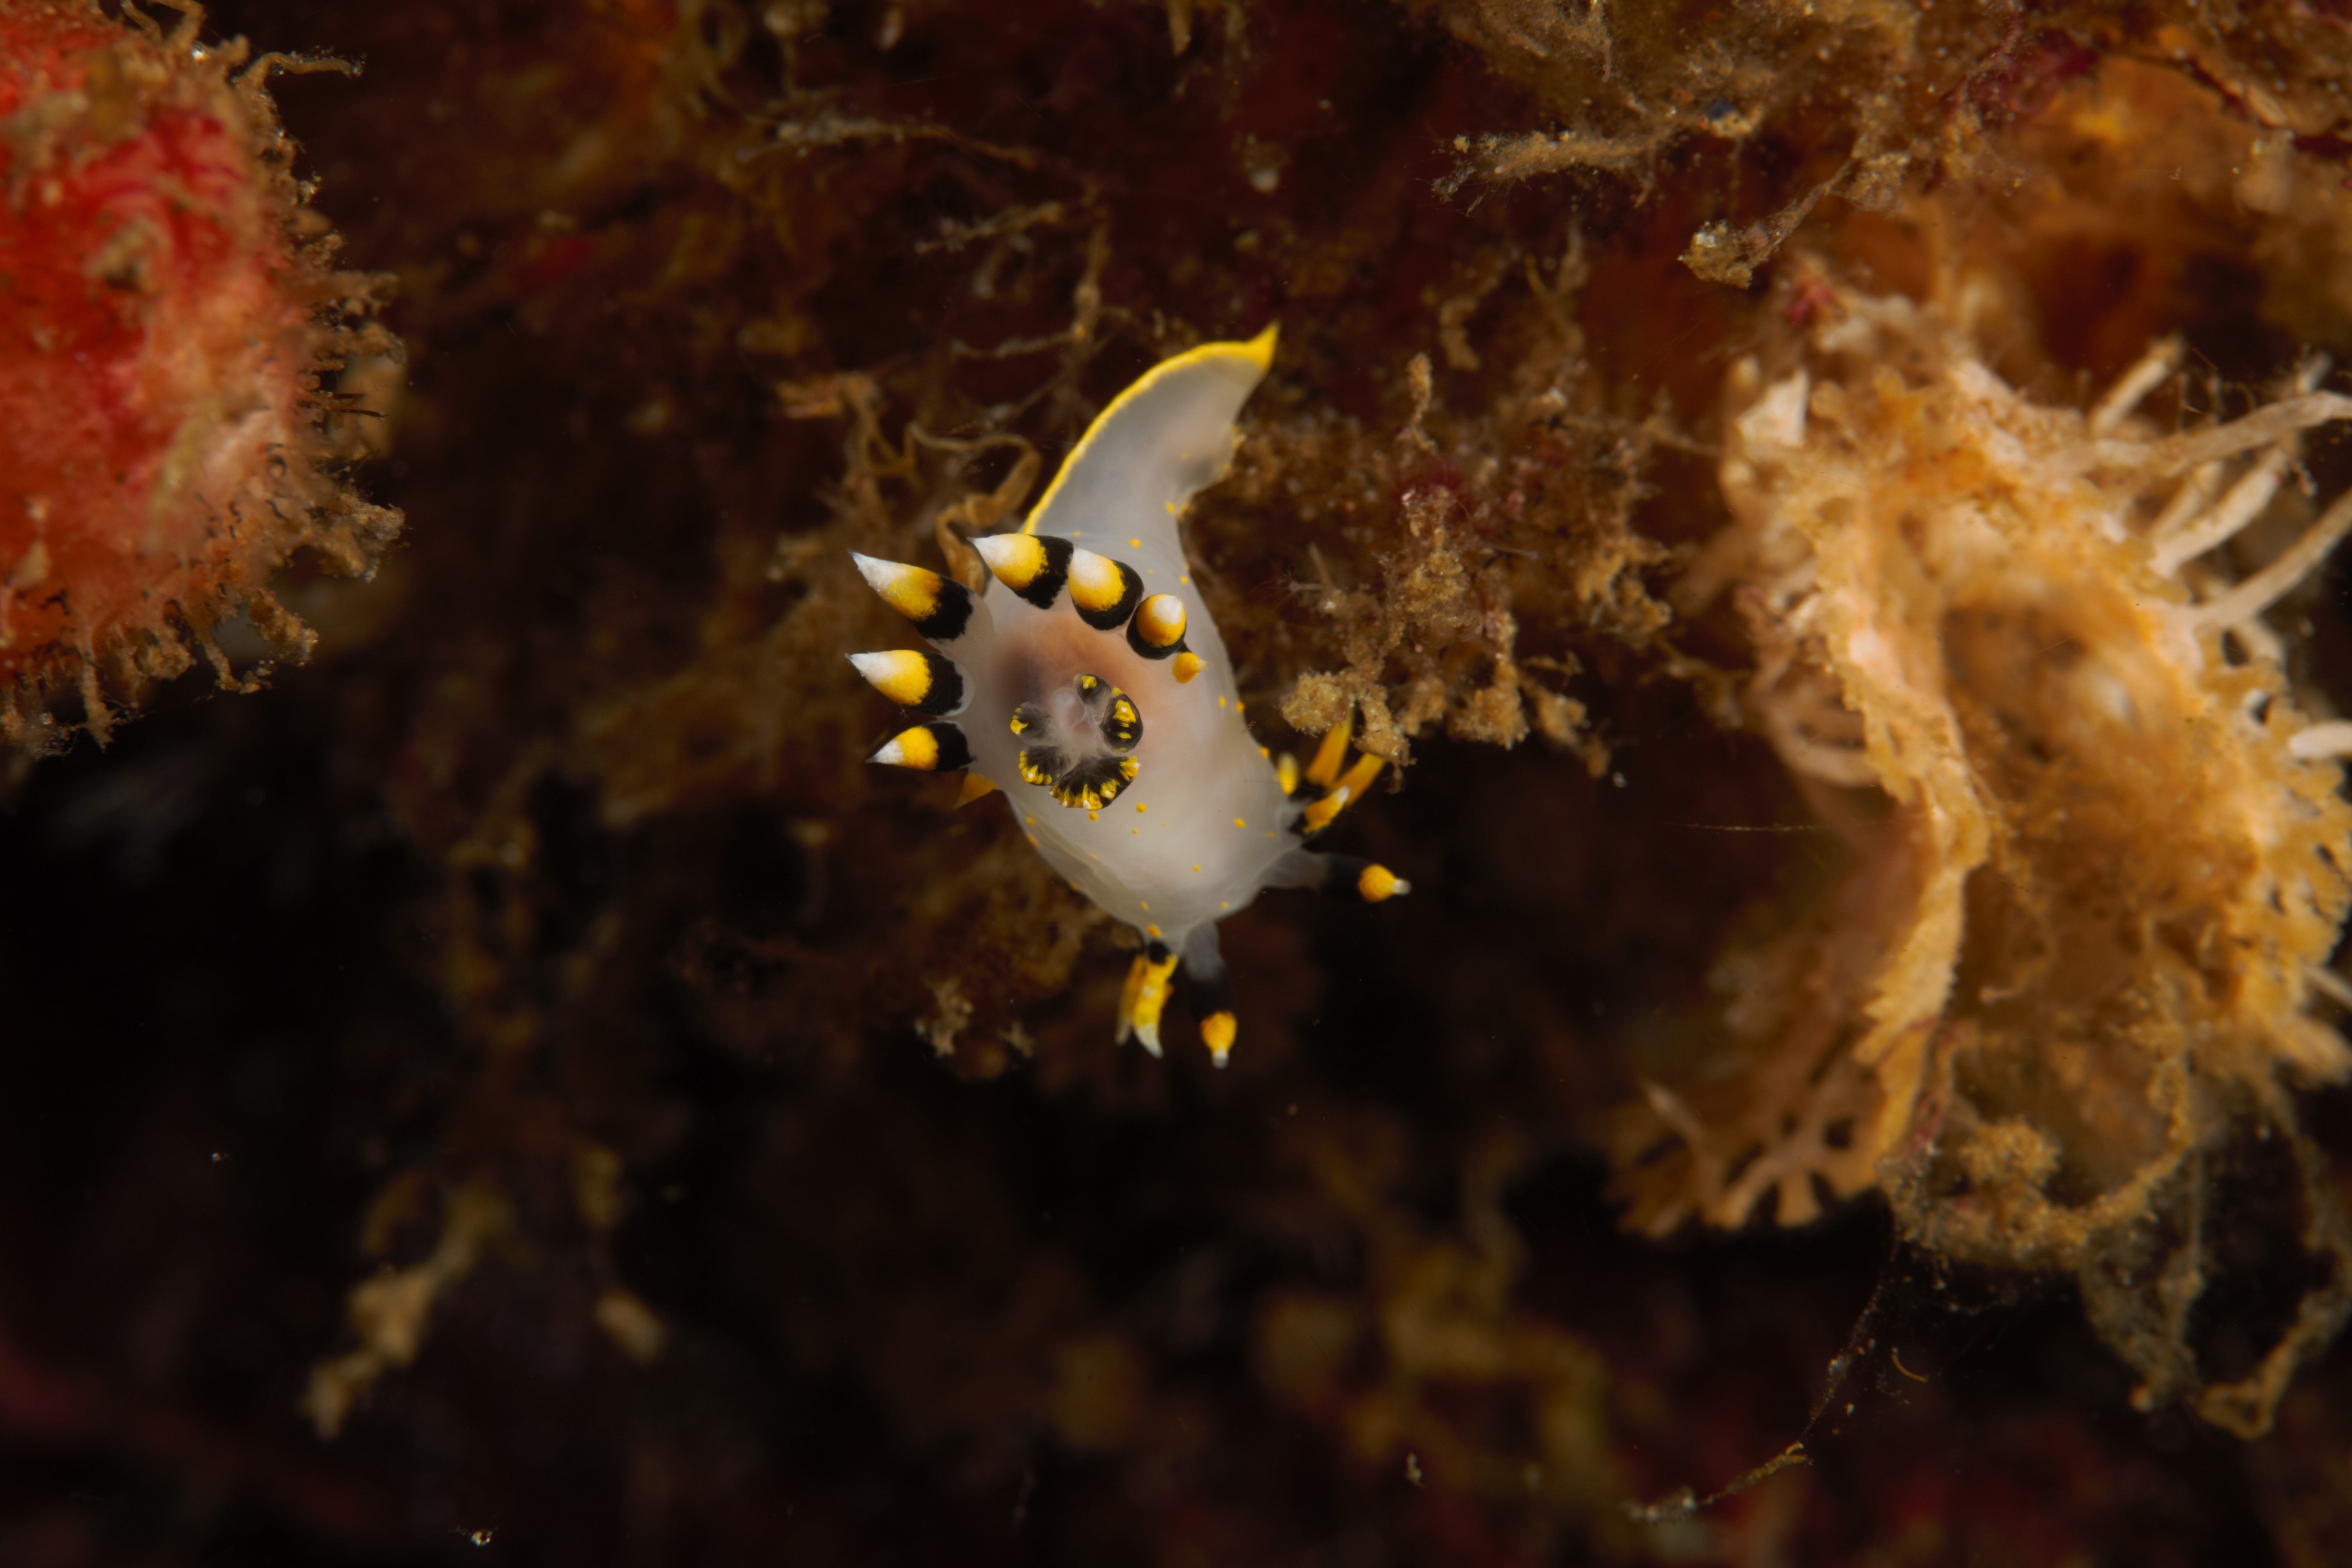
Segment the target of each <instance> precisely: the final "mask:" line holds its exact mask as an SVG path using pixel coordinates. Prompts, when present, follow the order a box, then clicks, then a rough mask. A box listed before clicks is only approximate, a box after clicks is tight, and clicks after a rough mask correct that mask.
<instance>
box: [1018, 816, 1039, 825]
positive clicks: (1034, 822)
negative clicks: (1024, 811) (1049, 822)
mask: <svg viewBox="0 0 2352 1568" xmlns="http://www.w3.org/2000/svg"><path fill="white" fill-rule="evenodd" d="M1021 820H1022V821H1024V822H1025V823H1027V824H1028V825H1029V826H1032V827H1034V826H1037V819H1036V818H1035V817H1034V816H1024V817H1023V818H1022V819H1021Z"/></svg>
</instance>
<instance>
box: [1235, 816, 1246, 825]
mask: <svg viewBox="0 0 2352 1568" xmlns="http://www.w3.org/2000/svg"><path fill="white" fill-rule="evenodd" d="M1234 826H1235V827H1247V826H1249V824H1248V823H1246V822H1244V821H1243V820H1242V819H1241V818H1240V817H1238V816H1236V817H1234Z"/></svg>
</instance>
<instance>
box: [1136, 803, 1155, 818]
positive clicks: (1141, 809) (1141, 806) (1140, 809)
mask: <svg viewBox="0 0 2352 1568" xmlns="http://www.w3.org/2000/svg"><path fill="white" fill-rule="evenodd" d="M1150 809H1151V806H1150V804H1149V803H1148V802H1145V801H1140V800H1139V801H1137V802H1136V803H1135V815H1136V816H1142V815H1143V814H1144V813H1145V812H1147V811H1150Z"/></svg>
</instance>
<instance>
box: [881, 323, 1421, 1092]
mask: <svg viewBox="0 0 2352 1568" xmlns="http://www.w3.org/2000/svg"><path fill="white" fill-rule="evenodd" d="M1274 342H1275V329H1274V328H1272V327H1268V328H1267V329H1266V330H1265V331H1264V332H1262V333H1260V334H1259V335H1258V336H1257V337H1255V338H1254V339H1252V340H1251V341H1250V342H1245V343H1206V344H1203V345H1202V346H1201V347H1199V348H1196V349H1193V350H1192V351H1191V352H1190V353H1181V354H1179V355H1177V356H1176V357H1175V358H1173V359H1171V360H1167V361H1165V362H1163V363H1160V364H1158V365H1155V366H1154V367H1153V368H1152V369H1151V370H1150V371H1148V372H1147V373H1145V374H1144V376H1143V377H1142V379H1141V380H1139V381H1138V382H1136V383H1135V384H1133V385H1132V386H1129V388H1128V389H1127V390H1126V391H1125V392H1123V393H1121V394H1120V395H1118V398H1117V399H1116V400H1114V401H1113V402H1112V404H1111V405H1110V406H1109V407H1108V408H1106V409H1104V410H1103V412H1102V415H1101V416H1100V417H1099V418H1097V420H1096V421H1095V422H1094V425H1093V426H1092V428H1090V429H1088V430H1087V433H1086V437H1085V438H1084V439H1083V440H1081V441H1080V442H1079V443H1078V445H1077V448H1076V450H1075V451H1073V452H1072V453H1071V454H1070V456H1069V459H1068V461H1066V463H1064V464H1063V465H1062V471H1061V474H1060V476H1059V477H1058V478H1057V479H1055V481H1054V483H1053V486H1052V488H1050V489H1047V490H1046V492H1045V499H1044V500H1042V501H1040V502H1039V503H1038V504H1037V509H1036V510H1034V512H1032V513H1031V514H1030V516H1029V520H1028V521H1027V522H1026V523H1025V524H1024V525H1023V527H1022V528H1021V530H1020V531H1018V532H1012V533H1000V534H995V535H992V536H991V537H988V538H983V539H976V540H974V541H973V544H974V545H976V546H977V547H978V549H979V551H980V553H981V558H982V560H983V561H985V562H986V563H988V569H989V571H990V572H991V573H992V574H993V575H994V577H995V582H994V583H993V584H987V585H984V586H983V589H982V592H981V593H980V594H974V593H972V592H971V590H969V589H967V588H965V587H963V586H962V585H961V584H958V583H956V582H954V581H952V580H950V579H949V578H946V577H942V576H940V574H937V573H934V572H927V571H925V570H923V569H922V568H921V567H919V566H902V565H899V564H898V563H894V562H888V561H877V560H875V559H873V558H872V557H870V556H865V555H853V556H852V559H853V560H855V561H856V563H857V569H858V571H859V572H860V573H861V574H864V576H865V578H866V582H867V583H868V584H871V585H872V586H873V588H874V591H875V592H876V593H877V594H879V595H881V596H882V598H883V601H884V602H885V603H887V605H890V607H891V608H893V609H895V610H897V611H898V613H899V614H901V615H903V616H906V617H907V618H908V620H909V621H912V622H913V623H914V626H915V629H916V631H918V632H919V633H920V634H921V635H922V637H924V639H925V640H926V641H928V642H929V644H930V645H931V647H934V648H936V649H938V650H939V651H938V652H937V653H918V652H914V651H911V650H909V651H902V652H896V653H860V654H852V655H851V656H850V659H851V662H852V663H854V664H856V667H857V669H858V673H859V674H861V675H863V676H865V677H866V679H867V680H868V681H870V682H872V683H873V685H874V687H875V689H877V690H879V691H880V692H881V693H882V694H883V695H884V696H886V697H887V698H889V699H890V700H892V701H894V702H898V703H899V704H901V705H902V706H904V707H907V708H910V709H913V710H916V711H917V712H919V713H920V714H922V715H923V716H924V717H925V720H926V721H925V722H923V723H919V724H917V725H916V726H915V727H914V728H912V729H910V730H907V731H903V732H901V733H900V734H898V736H896V737H895V738H893V739H892V740H891V741H890V742H889V743H888V744H887V745H885V746H884V747H883V748H882V749H881V750H880V751H879V752H876V753H875V754H874V759H873V760H874V761H876V762H877V763H892V764H895V765H897V766H899V767H908V768H918V769H921V770H924V771H927V772H944V771H949V770H952V769H958V768H967V769H970V770H971V773H970V776H969V777H968V778H967V780H966V783H965V786H964V787H965V795H966V798H968V799H969V798H976V797H977V796H978V795H984V794H986V793H987V792H988V791H990V790H991V789H993V788H997V787H1002V788H1003V789H1004V790H1005V791H1006V798H1007V799H1008V800H1009V801H1011V803H1012V805H1013V812H1014V814H1015V815H1016V816H1018V817H1019V818H1020V820H1021V824H1022V826H1023V828H1024V831H1025V832H1026V833H1027V835H1028V837H1029V842H1030V843H1032V844H1034V845H1035V846H1036V847H1037V848H1038V850H1039V852H1040V853H1042V854H1043V855H1044V856H1045V858H1046V859H1047V860H1048V861H1050V862H1051V863H1052V864H1053V866H1054V868H1055V870H1057V871H1060V872H1061V873H1062V874H1063V875H1064V876H1065V877H1066V878H1068V879H1070V881H1071V882H1072V883H1073V884H1074V885H1075V886H1076V887H1077V888H1078V889H1079V890H1081V891H1082V892H1084V893H1085V894H1086V895H1087V897H1089V898H1091V899H1093V900H1095V902H1096V903H1097V904H1099V905H1101V906H1102V907H1103V908H1104V909H1105V910H1108V911H1110V913H1112V914H1113V915H1116V916H1117V917H1118V918H1119V919H1120V920H1123V921H1126V922H1127V923H1128V924H1129V925H1131V926H1133V927H1135V928H1136V929H1137V930H1138V931H1140V932H1142V933H1143V938H1144V948H1143V952H1140V953H1139V954H1138V955H1137V957H1136V960H1135V963H1134V967H1133V968H1132V969H1130V970H1129V973H1128V978H1127V986H1126V990H1125V992H1124V994H1122V996H1121V997H1120V1001H1119V1018H1118V1038H1119V1039H1121V1040H1125V1039H1126V1038H1127V1037H1129V1035H1133V1036H1134V1037H1136V1038H1138V1039H1139V1040H1141V1041H1142V1043H1143V1046H1144V1048H1145V1049H1147V1050H1149V1051H1150V1052H1151V1053H1152V1054H1153V1055H1154V1056H1157V1055H1159V1054H1160V1011H1161V1009H1162V1007H1163V1006H1164V1005H1166V1002H1167V998H1168V993H1169V987H1170V984H1171V980H1172V979H1173V976H1174V973H1175V971H1176V967H1177V965H1178V963H1180V962H1181V963H1182V965H1183V968H1184V973H1185V977H1186V979H1187V981H1188V983H1189V984H1190V987H1191V990H1192V1004H1193V1011H1194V1014H1195V1016H1197V1017H1198V1018H1199V1020H1200V1025H1201V1036H1202V1040H1203V1041H1204V1042H1205V1043H1206V1044H1207V1046H1208V1047H1209V1050H1210V1052H1211V1054H1212V1055H1213V1057H1214V1058H1215V1059H1216V1062H1217V1065H1218V1066H1220V1067H1222V1066H1223V1065H1224V1062H1225V1058H1226V1055H1227V1053H1228V1052H1230V1051H1231V1050H1232V1048H1233V1043H1234V1012H1233V1003H1232V988H1231V984H1230V983H1229V982H1228V981H1227V979H1226V976H1225V966H1224V962H1223V959H1222V958H1220V957H1219V956H1218V953H1217V921H1219V920H1221V919H1223V917H1224V916H1226V915H1228V914H1231V913H1232V912H1233V911H1234V910H1238V909H1240V908H1242V907H1243V906H1244V905H1245V904H1247V903H1248V902H1249V901H1250V900H1252V899H1255V897H1257V895H1258V892H1259V890H1260V889H1265V888H1297V887H1307V888H1319V889H1326V890H1328V891H1332V892H1338V893H1342V894H1345V895H1348V896H1350V897H1355V898H1360V899H1363V900H1367V901H1370V902H1374V903H1377V902H1379V901H1381V900H1384V899H1387V898H1391V897H1392V896H1394V895H1396V894H1398V893H1402V892H1405V891H1407V890H1408V888H1407V885H1406V884H1405V883H1404V882H1403V881H1402V880H1401V879H1398V878H1397V877H1395V876H1394V875H1392V874H1391V872H1389V871H1388V870H1387V869H1386V868H1383V867H1380V866H1374V865H1369V864H1367V863H1366V862H1364V861H1361V860H1356V859H1350V858H1346V857H1342V856H1337V855H1320V854H1316V853H1313V852H1311V851H1309V850H1307V848H1305V847H1303V845H1302V842H1301V841H1302V840H1303V839H1305V838H1307V837H1309V836H1311V835H1312V834H1315V833H1318V832H1319V831H1321V830H1322V829H1323V828H1324V827H1325V826H1328V824H1329V823H1330V821H1331V819H1332V817H1333V816H1337V815H1338V814H1339V811H1340V810H1341V809H1342V808H1343V807H1345V806H1346V805H1348V803H1349V801H1351V800H1354V799H1357V798H1360V796H1361V795H1363V793H1364V790H1365V788H1366V786H1368V785H1369V784H1370V783H1371V781H1372V779H1373V777H1374V775H1375V774H1377V773H1379V771H1380V765H1381V764H1380V760H1379V759H1378V758H1376V757H1369V756H1367V757H1360V758H1358V759H1357V761H1356V763H1355V765H1354V766H1352V767H1350V768H1349V769H1348V770H1347V772H1346V773H1344V774H1343V773H1341V772H1340V763H1342V762H1343V761H1344V760H1345V754H1346V750H1347V744H1348V731H1347V728H1346V726H1344V725H1342V726H1341V727H1340V728H1339V729H1335V730H1333V731H1330V733H1328V735H1326V736H1325V737H1324V741H1323V744H1322V746H1321V747H1320V748H1319V749H1318V752H1317V753H1316V755H1315V759H1314V761H1313V762H1312V763H1309V764H1308V765H1307V769H1306V770H1305V773H1304V774H1303V775H1302V774H1301V772H1300V770H1299V769H1298V767H1297V764H1296V763H1294V762H1292V761H1291V759H1290V758H1288V757H1284V758H1282V759H1281V760H1280V762H1279V763H1277V762H1276V761H1274V760H1272V759H1270V758H1269V757H1268V755H1267V753H1266V751H1265V748H1264V747H1261V746H1260V745H1259V744H1258V743H1257V742H1256V741H1255V739H1254V738H1253V737H1252V736H1251V734H1250V731H1249V726H1248V725H1247V724H1246V723H1244V721H1243V719H1242V703H1241V696H1240V693H1239V692H1238V691H1237V690H1236V689H1234V670H1233V665H1232V662H1231V661H1230V660H1229V659H1227V658H1226V657H1225V645H1224V642H1223V639H1222V638H1221V637H1218V636H1217V628H1216V625H1215V623H1213V621H1211V620H1210V619H1209V616H1208V612H1207V611H1206V610H1205V609H1204V608H1203V607H1202V604H1201V596H1200V591H1199V589H1198V588H1197V587H1196V586H1195V585H1194V584H1193V582H1192V569H1191V567H1190V566H1189V565H1188V564H1187V563H1186V562H1185V559H1184V546H1183V542H1182V541H1181V539H1180V538H1179V537H1178V534H1177V526H1176V525H1177V522H1178V521H1179V520H1180V519H1181V517H1182V516H1183V513H1184V507H1185V503H1186V502H1187V501H1189V500H1191V499H1192V495H1193V493H1194V492H1195V491H1197V490H1199V489H1202V487H1204V486H1206V485H1210V484H1213V483H1215V482H1216V481H1217V480H1218V479H1220V478H1222V477H1223V474H1224V471H1225V467H1226V465H1227V463H1228V462H1230V461H1231V459H1232V458H1233V452H1234V416H1236V415H1237V414H1239V413H1240V411H1241V406H1242V404H1243V403H1244V401H1246V400H1247V398H1248V397H1249V395H1250V393H1251V391H1252V389H1254V388H1255V386H1256V385H1257V384H1258V381H1259V379H1260V378H1261V377H1263V376H1264V375H1265V370H1266V366H1267V364H1268V363H1271V362H1272V360H1273V358H1274ZM958 716H961V717H960V718H959V717H958ZM1308 786H1313V787H1314V788H1315V789H1317V790H1318V791H1320V792H1321V793H1320V794H1319V795H1318V797H1317V798H1314V799H1312V800H1309V799H1307V797H1306V796H1305V795H1303V794H1302V793H1301V792H1302V791H1303V790H1305V789H1307V787H1308Z"/></svg>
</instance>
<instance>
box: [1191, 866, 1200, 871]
mask: <svg viewBox="0 0 2352 1568" xmlns="http://www.w3.org/2000/svg"><path fill="white" fill-rule="evenodd" d="M1192 869H1194V870H1195V871H1197V870H1199V869H1200V868H1199V867H1198V866H1195V867H1193V868H1192Z"/></svg>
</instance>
